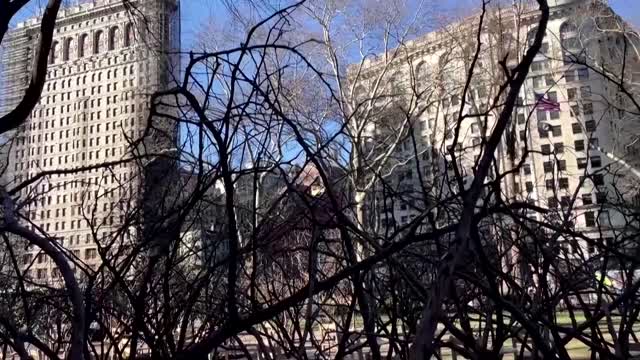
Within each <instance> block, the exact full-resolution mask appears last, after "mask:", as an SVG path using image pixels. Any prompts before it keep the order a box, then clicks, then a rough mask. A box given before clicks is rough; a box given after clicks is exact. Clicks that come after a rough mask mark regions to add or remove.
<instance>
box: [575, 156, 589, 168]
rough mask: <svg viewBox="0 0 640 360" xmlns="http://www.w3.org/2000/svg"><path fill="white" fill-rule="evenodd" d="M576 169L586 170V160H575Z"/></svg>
mask: <svg viewBox="0 0 640 360" xmlns="http://www.w3.org/2000/svg"><path fill="white" fill-rule="evenodd" d="M576 161H577V162H578V169H586V168H587V158H577V159H576Z"/></svg>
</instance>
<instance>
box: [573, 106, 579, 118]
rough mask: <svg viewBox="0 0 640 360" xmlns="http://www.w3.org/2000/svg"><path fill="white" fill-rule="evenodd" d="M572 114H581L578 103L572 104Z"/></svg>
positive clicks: (576, 115)
mask: <svg viewBox="0 0 640 360" xmlns="http://www.w3.org/2000/svg"><path fill="white" fill-rule="evenodd" d="M571 116H572V117H578V116H580V107H579V106H578V105H571Z"/></svg>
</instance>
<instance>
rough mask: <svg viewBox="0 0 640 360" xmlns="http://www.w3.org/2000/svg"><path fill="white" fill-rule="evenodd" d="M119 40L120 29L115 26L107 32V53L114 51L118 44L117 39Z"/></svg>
mask: <svg viewBox="0 0 640 360" xmlns="http://www.w3.org/2000/svg"><path fill="white" fill-rule="evenodd" d="M119 38H120V29H119V28H118V27H117V26H114V27H112V28H111V29H110V30H109V44H108V48H109V51H111V50H115V49H116V45H117V43H118V39H119Z"/></svg>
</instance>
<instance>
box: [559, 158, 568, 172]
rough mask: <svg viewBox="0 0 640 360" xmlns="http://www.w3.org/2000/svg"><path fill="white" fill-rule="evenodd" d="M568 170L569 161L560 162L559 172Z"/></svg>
mask: <svg viewBox="0 0 640 360" xmlns="http://www.w3.org/2000/svg"><path fill="white" fill-rule="evenodd" d="M565 170H567V160H558V171H565Z"/></svg>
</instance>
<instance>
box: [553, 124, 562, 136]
mask: <svg viewBox="0 0 640 360" xmlns="http://www.w3.org/2000/svg"><path fill="white" fill-rule="evenodd" d="M551 133H552V134H553V136H562V128H561V127H560V125H556V126H552V127H551Z"/></svg>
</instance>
